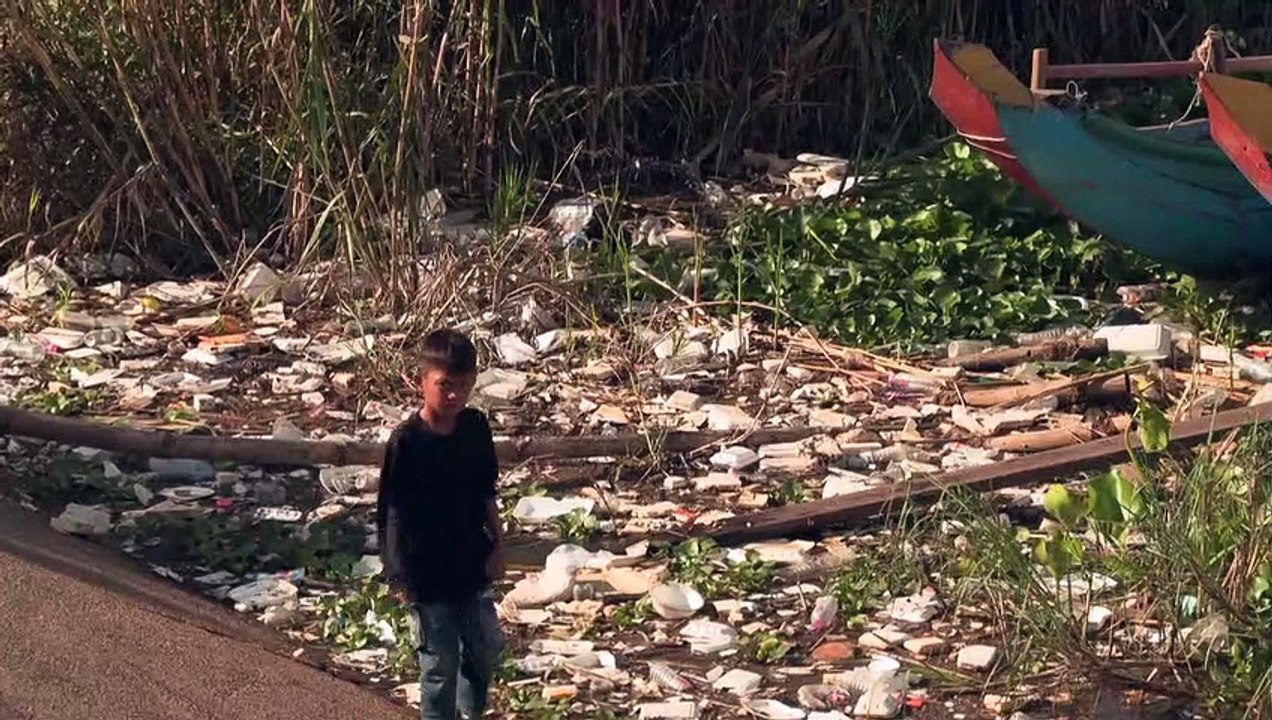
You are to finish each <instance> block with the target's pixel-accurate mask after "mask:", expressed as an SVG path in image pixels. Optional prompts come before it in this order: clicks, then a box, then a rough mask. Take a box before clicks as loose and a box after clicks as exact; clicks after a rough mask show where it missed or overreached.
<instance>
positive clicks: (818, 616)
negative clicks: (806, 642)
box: [808, 595, 839, 633]
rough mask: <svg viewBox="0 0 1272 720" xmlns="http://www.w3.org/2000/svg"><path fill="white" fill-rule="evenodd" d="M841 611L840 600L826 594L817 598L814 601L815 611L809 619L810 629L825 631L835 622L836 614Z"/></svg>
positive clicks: (817, 631)
mask: <svg viewBox="0 0 1272 720" xmlns="http://www.w3.org/2000/svg"><path fill="white" fill-rule="evenodd" d="M838 613H839V601H838V600H836V599H835V598H834V597H832V596H829V595H826V596H823V597H819V598H817V602H815V603H813V613H812V616H811V617H810V618H809V620H808V629H809V630H812V631H813V632H816V633H819V632H825V631H827V630H829V629H830V628H831V626H833V625H834V624H835V616H836V615H837V614H838Z"/></svg>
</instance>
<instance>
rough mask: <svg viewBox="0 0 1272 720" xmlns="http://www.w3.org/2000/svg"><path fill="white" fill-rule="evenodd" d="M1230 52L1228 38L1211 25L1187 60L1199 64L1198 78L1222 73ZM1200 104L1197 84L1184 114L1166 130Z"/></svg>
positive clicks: (1215, 26)
mask: <svg viewBox="0 0 1272 720" xmlns="http://www.w3.org/2000/svg"><path fill="white" fill-rule="evenodd" d="M1230 52H1232V46H1231V45H1229V43H1228V38H1226V37H1224V34H1223V30H1222V29H1220V27H1219V26H1218V25H1211V26H1210V27H1208V28H1206V36H1205V37H1203V38H1202V39H1201V42H1199V43H1197V47H1195V48H1193V51H1192V55H1191V56H1189V58H1188V59H1189V60H1195V61H1196V62H1199V63H1201V72H1200V73H1199V74H1198V77H1201V76H1202V75H1205V74H1206V73H1222V72H1223V71H1224V68H1225V66H1226V65H1227V64H1228V54H1229V53H1230ZM1200 102H1201V85H1200V84H1198V85H1197V87H1196V89H1194V90H1193V96H1192V99H1191V100H1189V101H1188V107H1187V108H1184V113H1183V114H1182V115H1180V116H1179V117H1178V118H1176V119H1175V120H1173V121H1171V123H1170V125H1168V126H1167V128H1166V129H1167V130H1174V129H1175V126H1176V125H1178V124H1179V123H1181V122H1183V121H1184V119H1185V118H1187V117H1188V115H1189V114H1191V113H1192V111H1193V110H1195V109H1196V108H1197V104H1198V103H1200Z"/></svg>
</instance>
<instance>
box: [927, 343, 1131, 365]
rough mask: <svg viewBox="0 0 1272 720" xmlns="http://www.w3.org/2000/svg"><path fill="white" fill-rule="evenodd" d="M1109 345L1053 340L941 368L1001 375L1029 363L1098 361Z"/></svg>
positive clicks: (952, 361) (1000, 350) (958, 359)
mask: <svg viewBox="0 0 1272 720" xmlns="http://www.w3.org/2000/svg"><path fill="white" fill-rule="evenodd" d="M1108 352H1109V343H1108V341H1107V340H1105V339H1104V338H1080V339H1077V340H1069V339H1062V340H1050V341H1048V342H1045V343H1042V344H1040V345H1025V346H1023V347H1008V348H998V349H996V350H986V351H985V352H983V353H977V354H975V355H962V356H960V357H956V358H949V359H947V360H942V361H941V362H940V363H938V364H939V365H945V366H958V367H961V368H963V369H964V370H972V371H975V372H999V371H1002V370H1006V369H1007V368H1009V367H1015V366H1016V365H1020V364H1022V363H1027V362H1068V361H1072V360H1094V359H1095V358H1098V357H1101V356H1103V355H1107V354H1108Z"/></svg>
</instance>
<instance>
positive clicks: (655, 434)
mask: <svg viewBox="0 0 1272 720" xmlns="http://www.w3.org/2000/svg"><path fill="white" fill-rule="evenodd" d="M827 432H828V430H827V429H826V428H812V427H800V428H762V429H759V430H756V431H755V432H752V433H750V434H749V435H746V434H743V433H738V432H716V431H703V432H688V431H669V432H659V431H657V430H654V431H650V432H647V433H628V434H623V435H601V436H593V435H584V436H573V435H571V436H551V435H540V436H536V437H521V438H506V439H505V438H498V439H496V440H495V450H496V452H497V453H498V455H499V460H500V462H501V463H504V464H515V463H518V462H523V461H525V460H529V459H531V458H584V457H603V456H615V457H629V456H645V455H649V454H651V453H653V454H659V453H684V452H690V451H693V450H697V449H699V448H703V447H706V446H709V445H713V444H717V443H746V444H748V445H766V444H769V443H781V442H794V441H797V440H803V439H805V438H808V437H812V436H814V435H824V434H826V433H827ZM0 436H6V437H7V436H16V437H26V438H34V439H37V440H47V441H52V442H59V443H64V444H67V445H74V446H79V447H92V448H98V449H102V450H112V451H116V452H127V453H134V454H136V455H141V456H144V457H164V458H189V459H194V460H209V461H224V462H234V463H241V464H245V465H282V466H297V467H314V466H318V465H379V464H380V462H381V460H382V459H383V455H384V446H383V445H382V444H380V443H337V442H323V441H312V440H275V439H272V438H240V437H220V436H213V435H187V434H180V433H172V432H166V431H160V430H135V429H130V428H123V427H115V426H112V425H106V424H104V423H99V422H92V421H88V420H83V419H78V418H69V417H58V416H56V415H47V414H44V413H37V412H31V411H29V410H21V409H19V408H15V407H7V406H0Z"/></svg>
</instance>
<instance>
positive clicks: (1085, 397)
mask: <svg viewBox="0 0 1272 720" xmlns="http://www.w3.org/2000/svg"><path fill="white" fill-rule="evenodd" d="M1102 375H1103V374H1102ZM961 392H962V400H963V401H962V403H961V404H963V405H967V406H968V407H977V408H1008V407H1014V406H1016V405H1023V404H1024V403H1027V402H1030V401H1032V400H1039V399H1042V398H1045V397H1048V396H1050V395H1055V396H1056V399H1057V401H1058V402H1059V406H1060V407H1062V408H1063V407H1069V406H1071V405H1075V404H1077V403H1079V402H1088V403H1094V404H1099V405H1102V404H1105V403H1116V402H1123V401H1125V400H1127V399H1129V398H1130V395H1131V382H1130V373H1129V372H1128V371H1125V370H1117V371H1114V372H1113V373H1112V374H1111V375H1104V376H1103V377H1097V376H1093V377H1090V378H1079V379H1077V380H1068V379H1065V380H1056V381H1052V382H1047V383H1031V384H1028V385H1000V386H998V387H988V388H976V387H973V388H970V389H964V390H962V391H961ZM955 399H957V398H955Z"/></svg>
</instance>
